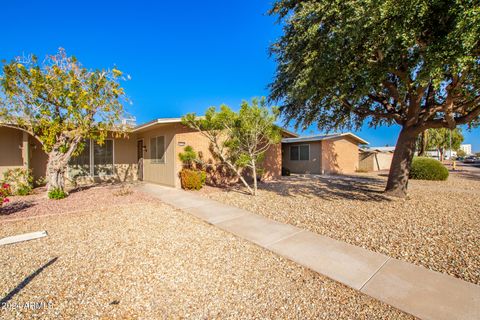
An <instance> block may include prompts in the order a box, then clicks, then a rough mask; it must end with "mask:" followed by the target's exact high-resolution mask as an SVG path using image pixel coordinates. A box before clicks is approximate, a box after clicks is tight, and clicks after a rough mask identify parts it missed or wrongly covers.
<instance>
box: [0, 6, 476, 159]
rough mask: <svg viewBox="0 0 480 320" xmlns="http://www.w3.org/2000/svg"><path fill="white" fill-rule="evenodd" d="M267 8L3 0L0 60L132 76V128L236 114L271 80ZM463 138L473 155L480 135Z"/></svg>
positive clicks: (369, 132) (391, 136) (369, 134)
mask: <svg viewBox="0 0 480 320" xmlns="http://www.w3.org/2000/svg"><path fill="white" fill-rule="evenodd" d="M271 2H272V1H262V0H242V1H225V0H210V1H192V0H184V1H140V0H137V1H121V0H120V1H101V0H97V1H89V0H84V1H51V0H49V1H29V0H23V1H6V0H4V1H1V10H2V32H1V42H0V43H1V44H0V59H7V60H10V59H11V58H13V57H15V56H18V55H22V54H29V53H34V54H36V55H37V56H38V57H43V56H45V55H46V54H53V53H55V52H56V51H57V49H58V48H59V47H63V48H65V49H66V50H67V53H68V54H70V55H75V56H76V57H77V58H78V59H79V60H80V62H82V63H83V65H85V66H86V67H88V68H108V67H111V66H113V65H116V66H117V67H118V68H119V69H120V70H122V71H124V72H125V73H128V74H130V75H131V77H132V79H131V80H130V81H128V82H126V83H124V87H125V89H126V91H127V94H128V95H129V96H130V98H131V99H132V101H133V105H132V106H130V107H129V112H130V113H131V114H133V115H135V116H136V117H137V122H138V123H142V122H146V121H149V120H152V119H154V118H159V117H179V116H181V115H183V114H185V113H187V112H196V113H198V114H201V113H203V111H204V110H205V109H206V108H207V107H208V106H212V105H215V106H217V105H220V104H222V103H226V104H228V105H230V106H231V107H232V108H237V107H238V106H239V104H240V102H241V100H242V99H250V98H252V97H254V96H262V95H268V88H267V85H268V84H269V83H270V82H271V80H272V78H273V75H274V71H275V62H274V60H273V58H271V57H269V54H268V47H269V45H270V44H271V43H273V42H274V41H275V40H276V39H277V38H278V37H279V36H280V34H281V30H280V27H279V26H278V25H275V19H274V18H273V17H269V16H268V15H267V14H266V12H267V11H268V9H269V8H270V5H271ZM464 131H465V130H464ZM317 132H318V131H317V130H315V129H312V130H307V131H306V132H304V134H311V133H317ZM398 132H399V129H398V127H391V128H378V129H376V130H373V129H369V128H368V127H365V128H364V129H363V130H362V131H360V132H358V134H359V135H361V136H362V137H363V138H364V139H366V140H367V141H369V142H370V143H371V145H376V146H380V145H386V144H388V145H394V144H395V142H396V138H397V134H398ZM464 134H465V138H466V139H465V143H472V144H473V149H474V150H475V151H480V129H476V130H474V131H472V132H467V131H465V132H464Z"/></svg>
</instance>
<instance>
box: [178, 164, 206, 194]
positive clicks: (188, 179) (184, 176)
mask: <svg viewBox="0 0 480 320" xmlns="http://www.w3.org/2000/svg"><path fill="white" fill-rule="evenodd" d="M206 179H207V173H206V172H205V171H201V170H192V169H182V171H180V182H181V184H182V188H183V189H185V190H200V189H202V187H203V186H204V185H205V181H206Z"/></svg>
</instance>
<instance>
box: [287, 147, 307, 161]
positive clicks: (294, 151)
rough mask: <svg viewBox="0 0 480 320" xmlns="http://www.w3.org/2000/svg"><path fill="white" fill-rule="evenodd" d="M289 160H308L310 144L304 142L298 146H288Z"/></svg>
mask: <svg viewBox="0 0 480 320" xmlns="http://www.w3.org/2000/svg"><path fill="white" fill-rule="evenodd" d="M290 160H292V161H298V160H302V161H308V160H310V145H308V144H304V145H299V146H290Z"/></svg>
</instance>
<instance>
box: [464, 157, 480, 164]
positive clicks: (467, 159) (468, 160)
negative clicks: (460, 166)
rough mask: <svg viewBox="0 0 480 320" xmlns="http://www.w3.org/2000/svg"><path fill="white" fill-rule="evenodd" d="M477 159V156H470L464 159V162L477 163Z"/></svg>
mask: <svg viewBox="0 0 480 320" xmlns="http://www.w3.org/2000/svg"><path fill="white" fill-rule="evenodd" d="M477 160H478V159H477V157H474V156H469V157H466V158H465V159H464V160H463V163H475V162H477Z"/></svg>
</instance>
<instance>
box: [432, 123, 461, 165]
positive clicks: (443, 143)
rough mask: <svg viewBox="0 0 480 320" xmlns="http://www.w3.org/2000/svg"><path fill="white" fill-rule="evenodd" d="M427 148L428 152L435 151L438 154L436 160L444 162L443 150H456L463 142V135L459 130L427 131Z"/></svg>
mask: <svg viewBox="0 0 480 320" xmlns="http://www.w3.org/2000/svg"><path fill="white" fill-rule="evenodd" d="M427 131H428V134H427V136H428V140H427V148H428V149H429V150H432V149H435V150H437V152H438V155H439V157H438V159H439V160H440V161H443V160H444V157H445V150H447V149H450V147H451V148H452V150H458V149H459V148H460V145H461V144H462V142H463V134H462V130H460V128H456V129H454V130H450V129H445V128H441V129H428V130H427Z"/></svg>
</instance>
